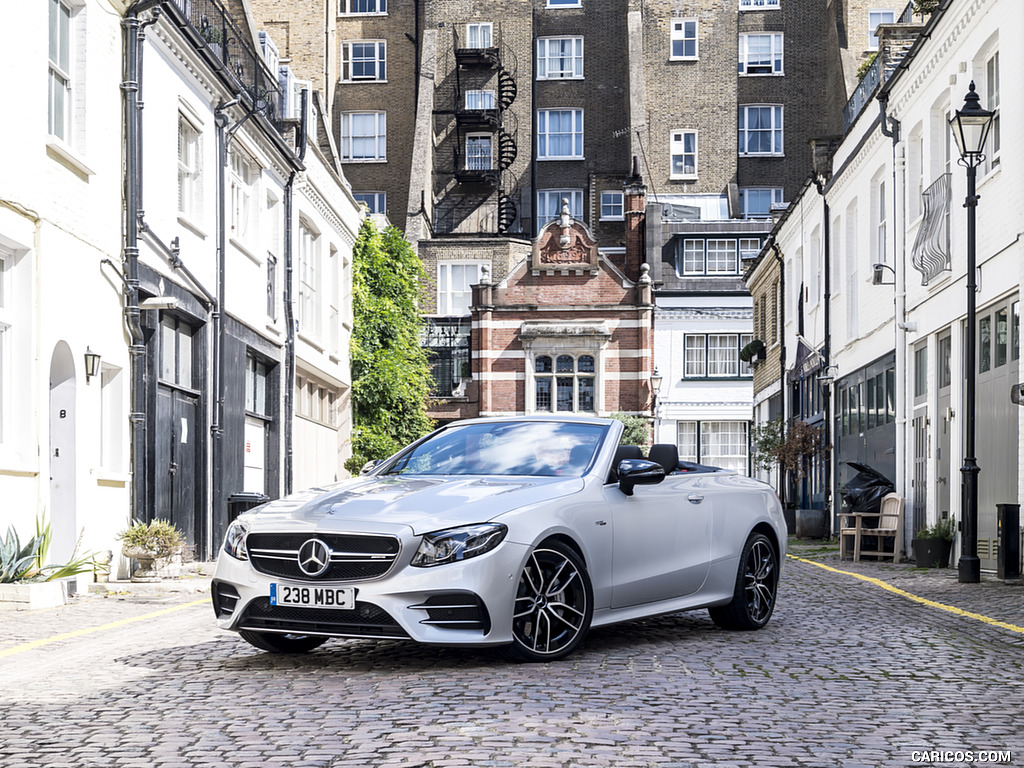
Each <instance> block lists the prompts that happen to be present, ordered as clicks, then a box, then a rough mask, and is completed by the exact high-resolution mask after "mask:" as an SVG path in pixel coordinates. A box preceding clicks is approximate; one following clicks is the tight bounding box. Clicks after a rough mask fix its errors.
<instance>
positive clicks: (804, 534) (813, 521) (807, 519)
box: [796, 509, 832, 539]
mask: <svg viewBox="0 0 1024 768" xmlns="http://www.w3.org/2000/svg"><path fill="white" fill-rule="evenodd" d="M830 522H831V520H830V517H829V512H828V510H827V509H798V510H797V511H796V536H797V538H798V539H827V538H828V537H829V535H831V533H832V527H831V526H830V525H829V523H830Z"/></svg>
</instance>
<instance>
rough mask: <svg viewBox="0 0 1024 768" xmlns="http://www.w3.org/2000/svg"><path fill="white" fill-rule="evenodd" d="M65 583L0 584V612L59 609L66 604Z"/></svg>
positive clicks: (66, 591) (66, 590)
mask: <svg viewBox="0 0 1024 768" xmlns="http://www.w3.org/2000/svg"><path fill="white" fill-rule="evenodd" d="M67 596H68V589H67V582H64V581H42V582H39V583H35V584H0V611H37V610H40V609H42V608H59V607H60V606H62V605H64V604H65V603H66V602H67Z"/></svg>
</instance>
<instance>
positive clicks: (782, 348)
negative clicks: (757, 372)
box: [771, 236, 789, 505]
mask: <svg viewBox="0 0 1024 768" xmlns="http://www.w3.org/2000/svg"><path fill="white" fill-rule="evenodd" d="M771 249H772V253H773V254H775V263H776V264H778V265H779V394H780V396H781V397H782V422H783V424H785V423H787V422H788V421H789V416H788V415H787V413H786V410H787V407H786V406H787V403H788V401H789V397H787V395H788V394H789V393H788V391H787V389H786V262H785V260H784V259H783V258H782V249H780V248H779V246H778V244H777V243H776V242H775V238H774V236H773V237H772V241H771ZM786 490H787V488H786V483H785V482H784V478H783V477H782V470H781V469H780V470H779V496H780V497H781V501H782V503H783V505H785V503H786V499H787V496H788V495H789V494H787V493H786Z"/></svg>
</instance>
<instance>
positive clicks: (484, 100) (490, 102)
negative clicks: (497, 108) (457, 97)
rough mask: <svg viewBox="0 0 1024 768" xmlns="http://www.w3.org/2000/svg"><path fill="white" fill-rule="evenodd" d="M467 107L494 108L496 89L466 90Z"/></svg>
mask: <svg viewBox="0 0 1024 768" xmlns="http://www.w3.org/2000/svg"><path fill="white" fill-rule="evenodd" d="M466 109H494V91H490V90H484V91H472V90H471V91H466Z"/></svg>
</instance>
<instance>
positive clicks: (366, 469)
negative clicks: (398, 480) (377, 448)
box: [359, 459, 380, 475]
mask: <svg viewBox="0 0 1024 768" xmlns="http://www.w3.org/2000/svg"><path fill="white" fill-rule="evenodd" d="M378 464H380V459H371V460H370V461H368V462H366V463H365V464H363V468H362V469H360V470H359V474H360V475H365V474H366V473H367V472H370V471H371V470H372V469H373V468H374V467H376V466H377V465H378Z"/></svg>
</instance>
